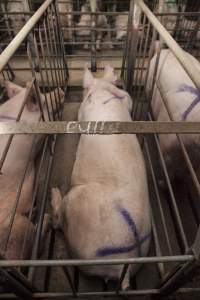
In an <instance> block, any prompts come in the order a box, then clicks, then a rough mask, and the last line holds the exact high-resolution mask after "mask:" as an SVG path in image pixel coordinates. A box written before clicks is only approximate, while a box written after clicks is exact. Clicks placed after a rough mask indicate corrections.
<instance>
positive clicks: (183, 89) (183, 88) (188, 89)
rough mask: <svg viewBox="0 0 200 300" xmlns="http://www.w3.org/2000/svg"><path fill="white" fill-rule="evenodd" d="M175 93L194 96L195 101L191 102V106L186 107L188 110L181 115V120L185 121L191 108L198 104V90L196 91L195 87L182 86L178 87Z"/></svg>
mask: <svg viewBox="0 0 200 300" xmlns="http://www.w3.org/2000/svg"><path fill="white" fill-rule="evenodd" d="M177 92H187V93H190V94H192V95H194V96H196V97H195V99H194V100H193V101H192V102H191V104H190V105H189V106H188V108H187V109H186V110H185V111H184V112H183V114H182V120H183V121H185V120H186V119H187V116H188V115H189V114H190V113H191V111H192V110H193V108H194V107H195V106H196V105H197V104H198V103H200V91H199V90H198V89H196V88H195V87H193V86H190V85H187V84H183V85H181V86H180V88H179V89H178V91H177Z"/></svg>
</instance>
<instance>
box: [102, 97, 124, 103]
mask: <svg viewBox="0 0 200 300" xmlns="http://www.w3.org/2000/svg"><path fill="white" fill-rule="evenodd" d="M123 98H124V97H117V96H112V97H110V98H108V99H107V100H105V101H104V102H103V104H107V103H108V102H110V100H112V99H118V100H122V99H123Z"/></svg>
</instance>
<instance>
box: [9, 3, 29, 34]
mask: <svg viewBox="0 0 200 300" xmlns="http://www.w3.org/2000/svg"><path fill="white" fill-rule="evenodd" d="M5 10H6V11H7V12H9V13H12V12H17V14H10V15H9V19H10V24H11V28H12V32H13V34H14V36H16V35H17V33H18V32H19V31H20V30H21V29H22V27H23V26H24V25H25V17H24V14H23V12H24V6H23V3H22V2H20V1H19V2H11V1H9V2H8V3H6V4H5Z"/></svg>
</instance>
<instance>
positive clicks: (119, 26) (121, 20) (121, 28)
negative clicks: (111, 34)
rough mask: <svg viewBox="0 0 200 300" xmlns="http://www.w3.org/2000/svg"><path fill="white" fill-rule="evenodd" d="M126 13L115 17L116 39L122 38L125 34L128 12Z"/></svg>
mask: <svg viewBox="0 0 200 300" xmlns="http://www.w3.org/2000/svg"><path fill="white" fill-rule="evenodd" d="M126 13H127V15H118V16H116V19H115V28H116V39H117V40H122V39H123V38H124V37H125V36H126V32H127V23H128V12H126Z"/></svg>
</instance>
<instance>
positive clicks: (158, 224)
mask: <svg viewBox="0 0 200 300" xmlns="http://www.w3.org/2000/svg"><path fill="white" fill-rule="evenodd" d="M141 12H142V13H143V17H141V15H142V14H141ZM58 24H59V17H58V15H57V10H56V7H55V1H53V0H47V1H45V2H44V4H43V5H42V6H41V8H40V9H39V11H37V12H36V14H35V15H34V16H33V17H32V18H31V19H30V20H29V21H28V23H27V24H26V25H25V27H24V28H23V30H21V31H20V32H19V34H18V35H17V36H16V38H15V39H14V40H13V41H12V44H10V45H9V46H8V48H7V49H5V50H4V52H3V53H2V55H1V56H0V70H1V72H2V74H3V75H4V77H6V76H7V74H6V71H5V69H6V68H7V65H8V63H9V64H10V62H11V59H12V57H13V55H14V53H15V52H16V51H17V49H18V48H19V47H20V45H21V43H22V42H23V40H24V39H26V37H27V35H28V34H29V33H30V32H33V38H34V47H35V50H36V51H35V53H36V57H34V59H35V61H36V62H37V67H38V70H37V71H38V72H36V70H35V65H32V63H31V62H32V56H31V54H30V51H29V49H28V58H29V61H30V71H31V72H30V73H31V76H32V77H33V78H34V80H33V84H35V89H36V91H37V96H38V98H40V94H39V93H40V87H41V88H42V89H43V90H42V91H43V93H44V94H46V92H47V91H48V90H51V89H52V87H65V82H66V81H67V75H68V74H67V64H66V61H65V55H64V48H63V40H62V36H61V35H60V34H59V30H58V28H59V27H58ZM53 25H54V26H53ZM142 25H143V26H142ZM128 28H129V33H128V36H127V39H126V51H124V59H123V60H124V61H123V64H122V83H123V84H124V86H125V87H126V89H127V90H128V91H129V93H130V94H131V95H132V96H133V101H134V110H133V122H81V123H80V122H76V121H72V122H64V121H57V120H56V119H59V117H60V116H58V115H55V116H54V117H53V118H52V119H51V118H50V122H48V121H47V120H45V122H35V123H29V124H27V123H24V122H22V121H20V120H19V121H20V122H16V123H13V122H12V123H10V122H9V123H6V122H4V123H0V134H1V135H5V134H7V135H11V134H12V135H15V136H18V134H19V136H20V134H24V133H26V134H28V133H30V134H36V136H37V135H38V134H48V135H49V138H51V137H52V135H54V134H61V133H63V134H66V133H68V134H78V133H81V134H121V133H124V134H125V133H126V134H130V133H137V134H138V136H139V137H142V139H141V145H142V147H143V151H144V153H145V158H146V163H147V166H148V171H149V181H150V183H151V184H150V192H151V206H152V224H153V245H154V253H153V255H151V256H149V257H138V258H131V259H105V260H103V259H102V260H99V259H98V260H78V259H77V260H76V259H75V260H71V259H50V260H49V259H40V260H38V259H37V258H38V255H37V254H38V251H37V250H38V245H39V242H37V243H36V246H35V247H34V251H33V254H32V256H31V258H30V259H29V260H13V261H11V260H1V261H0V270H1V271H2V272H4V271H5V272H6V274H5V273H3V275H4V276H5V278H6V280H8V282H9V284H10V287H12V292H13V294H12V293H6V292H5V293H2V294H0V299H4V298H5V297H6V298H8V299H12V298H15V297H16V296H15V295H14V294H16V295H17V296H18V297H21V298H24V299H27V294H28V296H29V297H32V298H42V299H44V298H47V297H54V298H59V297H71V296H75V297H82V296H88V297H92V296H122V295H123V296H124V295H126V296H130V297H133V296H138V295H168V294H171V293H173V292H176V293H177V294H179V293H181V294H183V293H193V292H196V293H199V288H193V287H191V286H187V287H184V283H186V282H187V283H188V284H189V279H188V276H190V277H191V276H192V275H193V273H195V270H196V268H197V266H198V262H199V254H200V252H199V250H200V247H199V233H200V231H199V219H198V216H197V218H196V219H195V216H194V211H193V209H192V208H191V211H192V212H191V213H190V222H191V224H194V227H195V232H193V236H192V242H191V241H190V240H189V237H190V236H189V234H188V232H187V231H186V225H187V224H184V222H183V221H184V217H183V216H185V217H188V214H189V211H186V212H184V213H185V214H183V212H182V211H181V205H180V203H178V199H177V198H178V196H177V193H176V191H175V190H174V187H173V185H172V183H171V179H170V176H169V172H168V169H167V166H166V162H165V157H164V154H163V153H162V149H161V147H160V144H159V136H158V135H157V134H159V133H160V134H161V133H162V134H166V133H176V134H177V138H178V140H179V143H180V147H181V151H182V153H183V155H184V159H185V161H186V163H187V167H188V170H189V173H190V175H191V178H192V180H193V185H194V188H196V191H197V194H198V192H199V182H198V178H197V175H196V172H195V170H194V168H193V166H192V164H191V162H190V157H189V154H188V152H187V149H186V147H185V145H184V143H183V142H182V140H181V136H182V135H181V136H180V135H179V134H180V133H181V134H190V133H196V134H199V133H200V124H199V122H185V121H181V122H177V121H176V120H173V119H172V118H171V119H172V120H171V121H169V122H157V121H153V120H152V114H151V113H150V111H151V110H150V107H151V98H152V97H153V90H154V86H155V83H156V72H157V70H156V69H157V68H155V71H154V72H155V74H154V81H153V84H152V87H151V93H150V97H148V98H147V95H146V93H145V84H146V81H147V80H146V79H147V78H148V77H147V76H148V71H149V66H150V60H151V57H152V55H153V47H151V46H153V44H154V42H155V41H156V39H157V37H159V40H160V48H159V51H158V53H157V64H156V65H157V67H158V65H159V53H160V51H161V47H162V45H163V43H165V44H166V45H167V46H168V47H169V49H170V50H171V51H172V53H173V54H174V55H175V56H176V58H177V60H178V61H179V62H180V64H181V65H182V67H183V68H184V70H185V71H186V73H187V74H188V75H189V77H190V78H191V80H192V82H193V83H194V85H196V87H197V89H198V90H199V89H200V79H199V71H198V70H197V68H196V67H195V66H193V65H191V64H190V60H189V59H188V57H187V55H186V54H185V52H184V51H183V50H182V49H181V48H180V46H179V45H178V44H177V43H176V42H175V40H174V39H173V38H172V37H171V35H170V34H169V33H168V32H167V31H166V29H165V28H164V27H163V26H162V25H161V24H160V22H159V21H158V19H157V18H156V17H155V16H154V15H153V13H152V12H151V11H150V10H149V9H148V7H147V6H146V5H145V4H144V2H143V1H142V0H135V1H134V2H133V1H132V4H131V9H130V14H129V20H128ZM93 42H95V40H94V41H93ZM42 45H43V46H44V48H43V46H42ZM13 47H14V48H13ZM52 59H53V61H52ZM52 70H55V73H56V74H54V73H53V72H52ZM16 78H17V76H16ZM65 92H66V89H65ZM65 94H66V93H65ZM55 96H56V95H55ZM60 97H61V95H59V94H58V95H57V97H56V98H57V101H58V106H59V104H60ZM25 102H26V101H25ZM47 105H48V104H47ZM41 112H42V111H41ZM168 113H169V116H170V114H171V112H170V110H168ZM138 119H139V121H138ZM11 142H12V141H11ZM11 142H10V143H11ZM54 143H55V139H53V145H54ZM45 145H46V147H47V148H48V142H47V139H46V141H45ZM48 149H49V151H50V160H49V161H50V162H49V165H48V167H47V173H46V174H47V175H46V176H45V177H46V182H45V184H44V190H43V191H42V196H41V197H42V202H41V203H40V207H41V208H42V209H41V210H40V213H39V214H38V219H39V223H38V224H39V225H38V231H37V232H38V233H37V235H36V240H37V241H39V240H40V238H39V235H41V225H42V220H43V216H44V212H45V205H46V201H47V189H48V181H49V176H50V173H51V164H52V160H53V154H54V147H53V151H52V148H51V147H50V148H48ZM43 151H44V152H43V153H45V148H43ZM43 156H44V154H43V155H42V156H41V160H42V157H43ZM158 158H159V160H158ZM159 172H162V177H163V178H164V180H165V182H166V187H167V190H168V193H167V196H166V195H165V196H163V192H162V190H161V188H160V186H159ZM38 182H39V180H38ZM36 189H37V188H36ZM34 195H35V193H34ZM198 196H199V194H198ZM166 200H167V201H166ZM189 202H191V203H189V206H190V207H192V206H193V204H194V203H193V201H189ZM33 207H34V205H33ZM191 216H192V217H191ZM193 237H194V239H193ZM149 263H150V264H152V265H153V266H155V267H156V270H157V273H158V282H157V286H156V287H155V286H152V288H150V289H149V288H138V289H131V290H128V291H122V290H121V289H120V288H119V283H121V282H122V281H123V279H124V277H125V274H126V271H127V265H129V264H142V265H146V264H149ZM105 264H106V265H108V264H110V265H114V264H117V265H121V266H122V272H121V276H120V279H119V282H118V283H117V286H116V288H114V289H113V290H111V291H91V290H89V291H85V292H82V291H80V290H79V284H78V283H77V282H79V279H77V277H79V276H80V274H79V273H78V275H77V277H76V276H74V280H72V276H71V274H70V272H69V270H68V267H70V266H74V267H77V266H80V265H81V266H82V265H84V266H85V265H87V266H89V265H92V266H94V265H105ZM14 267H15V268H22V267H30V268H29V275H28V278H29V280H30V282H32V283H34V272H36V269H38V268H39V267H42V268H43V269H44V270H47V269H49V268H50V269H51V270H52V272H54V268H55V267H58V268H60V270H64V271H65V275H66V280H68V282H69V286H70V291H69V292H61V291H59V292H50V291H48V287H47V288H46V289H45V290H44V292H37V290H36V289H34V288H33V286H31V287H30V286H28V283H27V281H26V280H25V279H24V277H23V280H22V279H21V278H20V277H19V274H18V277H15V278H14V276H13V277H11V278H10V276H11V275H12V273H11V274H10V273H9V272H8V271H9V269H8V268H10V269H11V270H13V269H12V268H14ZM47 274H48V272H46V274H45V276H44V277H45V280H46V277H48V275H47ZM13 281H14V282H13ZM16 286H17V287H16ZM180 286H181V288H180V289H179V287H180Z"/></svg>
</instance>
